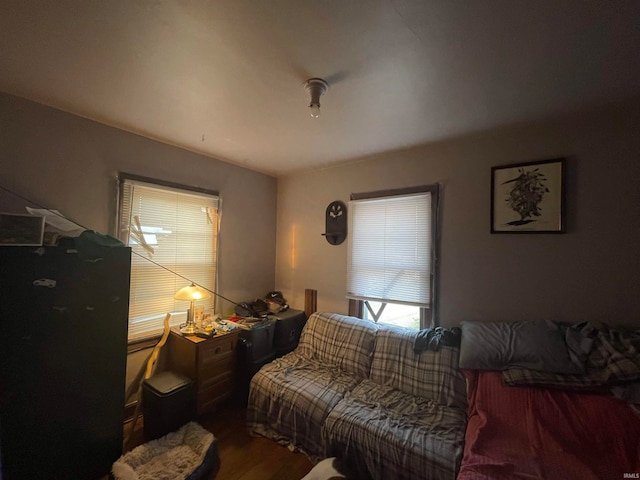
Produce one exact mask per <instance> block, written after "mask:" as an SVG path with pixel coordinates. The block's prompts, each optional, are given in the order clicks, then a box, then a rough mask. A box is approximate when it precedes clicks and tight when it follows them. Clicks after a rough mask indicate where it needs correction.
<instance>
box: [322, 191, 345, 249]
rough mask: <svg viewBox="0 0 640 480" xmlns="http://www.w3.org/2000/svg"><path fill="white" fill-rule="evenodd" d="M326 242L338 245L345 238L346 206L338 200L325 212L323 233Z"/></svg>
mask: <svg viewBox="0 0 640 480" xmlns="http://www.w3.org/2000/svg"><path fill="white" fill-rule="evenodd" d="M322 235H324V236H325V237H326V238H327V242H329V243H330V244H331V245H340V244H341V243H342V242H344V239H345V238H347V206H346V205H345V203H344V202H342V201H340V200H335V201H333V202H331V203H330V204H329V206H328V207H327V210H326V212H325V233H323V234H322Z"/></svg>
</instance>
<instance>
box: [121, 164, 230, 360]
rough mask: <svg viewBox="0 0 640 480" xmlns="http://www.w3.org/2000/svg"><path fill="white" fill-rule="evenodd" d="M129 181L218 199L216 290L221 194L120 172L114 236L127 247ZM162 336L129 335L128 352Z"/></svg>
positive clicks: (215, 228) (179, 275)
mask: <svg viewBox="0 0 640 480" xmlns="http://www.w3.org/2000/svg"><path fill="white" fill-rule="evenodd" d="M127 181H131V182H138V183H142V184H146V186H147V187H152V188H153V187H157V188H158V189H159V190H176V191H178V192H183V193H184V194H202V195H206V196H210V197H216V198H217V203H218V207H217V208H218V214H217V216H216V218H217V221H216V223H215V224H214V226H213V229H214V230H213V232H214V233H213V235H214V244H215V245H216V247H215V255H214V260H213V261H214V265H215V271H214V277H213V282H214V285H213V287H214V288H213V290H214V291H215V290H216V286H217V278H218V267H217V265H218V250H219V247H218V246H217V244H218V243H219V233H220V232H219V229H220V208H221V205H222V199H221V197H220V194H219V192H217V191H215V190H210V189H206V188H202V187H198V186H189V185H183V184H179V183H175V182H170V181H165V180H160V179H156V178H151V177H145V176H141V175H135V174H130V173H126V172H119V173H118V175H117V204H116V218H115V226H114V229H115V234H114V236H115V237H116V238H118V239H120V240H121V241H123V242H125V243H126V244H127V246H129V244H128V243H127V241H128V238H127V239H123V238H124V235H123V233H122V231H123V225H122V223H121V220H122V219H121V214H122V213H123V212H122V206H123V201H124V196H125V188H124V184H125V182H127ZM131 252H132V256H133V255H138V256H140V257H141V258H145V259H146V257H145V256H143V255H140V254H138V253H137V252H135V251H134V250H133V249H132V250H131ZM149 262H150V263H152V264H155V265H158V266H160V267H162V268H164V269H165V270H168V271H170V272H171V273H173V274H175V275H176V276H178V277H181V278H183V279H184V281H185V284H186V283H188V282H191V281H192V280H191V279H189V278H187V277H186V276H184V275H182V274H180V273H178V272H175V271H173V270H172V269H170V268H168V267H166V266H164V265H161V264H160V263H157V262H155V261H154V260H153V259H150V260H149ZM132 268H133V264H132ZM216 296H217V295H212V297H213V302H214V308H215V299H216ZM130 321H131V319H130V318H128V319H127V329H128V326H129V322H130ZM161 335H162V332H161V331H160V332H158V333H152V334H150V335H148V336H144V337H134V338H130V337H129V334H127V343H128V350H129V353H132V352H135V351H138V350H142V349H144V348H148V347H149V346H152V345H154V344H155V343H156V342H157V339H158V338H160V337H161Z"/></svg>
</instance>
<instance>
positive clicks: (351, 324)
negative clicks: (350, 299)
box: [297, 312, 378, 378]
mask: <svg viewBox="0 0 640 480" xmlns="http://www.w3.org/2000/svg"><path fill="white" fill-rule="evenodd" d="M377 329H378V327H377V325H376V324H375V323H373V322H371V321H367V320H362V319H360V318H355V317H348V316H346V315H339V314H335V313H321V312H316V313H314V314H313V315H311V317H309V320H308V321H307V323H306V325H305V327H304V329H303V330H302V334H301V336H300V343H299V344H298V348H297V351H298V352H299V354H300V355H302V356H304V357H306V358H309V359H313V360H317V361H318V362H321V363H323V364H325V365H327V366H329V365H333V366H336V367H338V368H340V369H342V370H344V371H345V372H349V373H351V374H354V375H356V376H357V377H358V378H365V377H367V376H369V369H370V367H371V354H372V352H373V348H374V345H375V342H376V337H375V333H376V331H377Z"/></svg>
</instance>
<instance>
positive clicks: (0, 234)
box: [0, 213, 44, 247]
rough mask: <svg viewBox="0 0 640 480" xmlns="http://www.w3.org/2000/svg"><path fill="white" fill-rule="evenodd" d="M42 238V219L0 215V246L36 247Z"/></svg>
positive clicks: (24, 215)
mask: <svg viewBox="0 0 640 480" xmlns="http://www.w3.org/2000/svg"><path fill="white" fill-rule="evenodd" d="M43 237H44V217H41V216H34V215H27V214H19V213H0V246H2V247H7V246H14V247H37V246H41V245H42V240H43Z"/></svg>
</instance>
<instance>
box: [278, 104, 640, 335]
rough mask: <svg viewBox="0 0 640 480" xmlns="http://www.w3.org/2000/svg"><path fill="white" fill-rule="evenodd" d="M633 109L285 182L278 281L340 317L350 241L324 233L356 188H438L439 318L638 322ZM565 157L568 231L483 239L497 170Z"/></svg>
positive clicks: (638, 175) (291, 294) (639, 221)
mask: <svg viewBox="0 0 640 480" xmlns="http://www.w3.org/2000/svg"><path fill="white" fill-rule="evenodd" d="M638 132H640V114H639V111H638V110H637V109H636V110H631V109H629V110H628V111H627V112H617V113H616V112H591V113H589V114H576V115H572V116H570V117H567V118H562V119H553V120H549V121H546V122H541V123H539V124H535V125H523V126H517V127H512V128H507V129H503V130H500V131H494V132H487V133H485V134H482V135H476V136H471V137H466V138H460V139H453V140H451V141H444V142H440V143H436V144H431V145H425V146H422V147H418V148H412V149H407V150H402V151H397V152H387V153H383V154H379V155H375V156H371V157H368V158H364V159H361V160H359V161H354V162H351V163H348V164H343V165H340V166H336V167H333V168H325V169H320V170H315V171H312V172H305V173H299V174H294V175H291V176H288V177H286V178H281V179H280V180H279V183H278V243H277V255H276V264H277V265H276V286H277V288H278V289H281V290H282V291H283V293H284V295H285V297H286V298H287V299H288V300H289V301H290V303H291V304H292V305H294V306H302V305H303V304H304V289H305V288H315V289H317V290H318V309H319V310H323V311H334V312H339V313H346V311H347V300H346V299H345V289H346V286H345V284H346V262H347V242H345V243H343V244H342V245H340V246H332V245H329V243H327V242H326V240H325V239H324V237H322V236H321V233H322V232H323V231H324V212H325V208H326V207H327V205H328V204H329V203H330V202H331V201H333V200H343V201H348V200H349V195H350V194H351V193H352V192H366V191H373V190H380V189H389V188H398V187H406V186H414V185H423V184H432V183H436V182H438V183H440V184H441V185H442V187H443V195H442V202H443V209H442V244H441V265H440V268H441V275H440V295H439V299H440V320H441V324H443V325H455V324H458V323H459V322H460V321H461V320H512V319H542V318H550V319H558V320H565V321H581V320H587V319H588V320H594V319H597V320H605V321H609V322H612V323H620V324H622V323H624V324H630V325H635V326H640V295H639V292H640V268H639V267H640V135H638ZM555 157H566V158H567V159H568V168H567V173H568V175H567V177H568V180H567V212H568V214H567V230H568V231H567V233H566V234H562V235H557V234H556V235H549V234H534V235H506V234H505V235H496V234H494V235H492V234H490V233H489V210H490V207H489V204H490V170H491V167H492V166H496V165H504V164H510V163H517V162H524V161H528V160H541V159H548V158H555Z"/></svg>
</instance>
